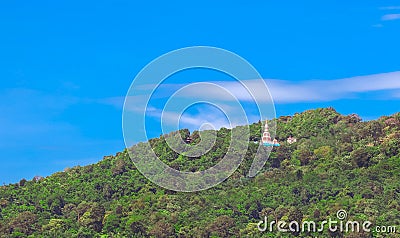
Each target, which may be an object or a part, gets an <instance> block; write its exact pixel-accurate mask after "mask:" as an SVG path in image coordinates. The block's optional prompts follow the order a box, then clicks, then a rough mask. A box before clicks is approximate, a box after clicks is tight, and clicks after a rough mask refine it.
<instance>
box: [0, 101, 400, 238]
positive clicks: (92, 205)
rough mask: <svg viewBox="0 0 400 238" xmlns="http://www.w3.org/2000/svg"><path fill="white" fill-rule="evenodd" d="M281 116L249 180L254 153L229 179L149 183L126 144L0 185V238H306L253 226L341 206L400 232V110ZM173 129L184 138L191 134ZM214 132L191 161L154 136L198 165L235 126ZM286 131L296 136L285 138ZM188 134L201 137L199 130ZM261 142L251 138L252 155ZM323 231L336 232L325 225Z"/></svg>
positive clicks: (182, 165)
mask: <svg viewBox="0 0 400 238" xmlns="http://www.w3.org/2000/svg"><path fill="white" fill-rule="evenodd" d="M276 122H277V131H276V138H277V139H278V141H280V142H281V146H280V147H275V148H274V149H273V151H272V152H271V155H270V158H269V159H268V161H267V163H266V165H265V166H264V168H263V170H262V171H261V172H260V173H259V174H258V175H257V176H256V177H254V178H248V177H246V175H247V172H248V170H249V167H250V164H251V162H252V160H251V159H245V160H244V162H243V163H242V164H241V166H240V167H239V169H238V170H237V171H236V172H234V174H233V175H232V176H231V177H229V178H228V179H227V180H226V181H224V182H223V183H221V184H219V185H218V186H216V187H214V188H212V189H209V190H205V191H200V192H195V193H183V192H174V191H170V190H165V189H163V188H161V187H159V186H157V185H155V184H153V183H152V182H150V181H149V180H147V179H146V178H145V177H144V176H143V175H142V174H141V173H140V172H139V171H138V170H137V169H136V167H135V165H134V164H133V162H132V161H131V160H130V158H129V156H128V151H127V150H125V151H122V152H119V153H117V154H116V155H113V156H105V157H104V158H103V159H102V160H101V161H99V162H98V163H96V164H93V165H88V166H84V167H80V166H77V167H74V168H71V169H67V170H65V171H63V172H58V173H55V174H53V175H51V176H49V177H46V178H37V179H34V180H32V181H26V180H21V181H20V182H19V183H18V184H10V185H7V186H2V187H0V237H28V236H31V237H100V236H102V237H132V236H137V237H141V236H153V237H232V236H233V237H243V236H250V237H252V236H253V237H254V236H255V237H259V236H261V235H263V236H265V237H285V236H287V237H289V236H291V235H299V236H303V237H306V236H309V235H321V233H316V234H312V233H301V234H298V233H286V234H284V233H278V232H273V233H267V232H265V233H260V232H259V231H258V230H257V223H258V222H259V221H260V220H261V219H263V218H264V216H267V217H268V218H269V220H277V219H283V220H285V219H286V220H297V221H301V220H311V219H312V220H314V221H321V220H324V219H327V218H328V217H334V216H335V215H336V212H337V211H338V210H339V209H344V210H346V211H347V213H348V218H350V219H355V220H357V219H369V220H370V221H371V222H373V223H374V224H379V225H388V226H389V225H390V226H392V225H397V226H398V228H399V229H400V183H399V182H398V181H400V146H399V144H400V113H397V114H394V115H392V116H384V117H381V118H379V119H377V120H374V121H368V122H362V121H361V119H360V118H359V117H358V116H357V115H355V114H353V115H341V114H339V113H338V112H336V111H335V110H334V109H333V108H323V109H316V110H309V111H305V112H303V113H297V114H295V115H294V116H284V117H279V118H277V119H276ZM261 128H262V127H261V122H258V123H254V124H252V125H250V131H251V135H250V140H252V141H257V140H259V139H260V136H261V133H262V132H261ZM174 133H175V134H177V133H180V134H181V135H182V137H183V138H186V137H187V136H188V135H189V133H190V132H189V131H188V130H180V131H178V132H174ZM174 133H172V134H174ZM216 133H217V135H218V138H217V141H216V143H215V145H214V146H213V148H212V149H211V150H210V151H209V152H208V153H207V154H205V155H203V156H201V157H199V158H195V159H193V158H188V157H185V156H182V155H179V154H177V153H176V152H174V151H172V150H171V149H169V148H168V146H167V144H166V142H165V138H164V137H160V138H154V139H151V140H149V142H148V143H150V145H151V146H152V148H154V151H155V152H156V154H158V155H159V156H160V158H161V159H162V160H163V161H164V162H165V163H167V164H169V165H170V166H171V167H173V168H177V169H179V170H183V171H198V170H203V169H205V168H208V167H210V166H212V165H213V164H215V163H216V162H218V161H219V159H221V158H222V157H223V155H224V153H225V151H226V150H227V147H228V146H229V140H230V130H229V129H226V128H222V129H220V130H218V131H217V132H216ZM290 136H293V137H295V138H296V139H297V141H296V142H294V143H291V144H290V143H288V142H287V141H286V140H287V138H288V137H290ZM191 138H192V141H191V143H198V142H199V140H200V138H199V136H198V132H193V133H192V134H191ZM257 146H258V145H257V144H256V143H249V149H248V151H247V156H246V158H252V155H253V154H254V153H255V152H256V149H257ZM363 235H364V236H367V234H363ZM322 236H324V237H329V236H332V237H333V236H340V234H338V233H332V232H329V231H328V230H326V231H324V233H322ZM346 236H347V237H360V234H352V233H347V234H346ZM387 236H390V235H387ZM392 237H396V236H395V234H392Z"/></svg>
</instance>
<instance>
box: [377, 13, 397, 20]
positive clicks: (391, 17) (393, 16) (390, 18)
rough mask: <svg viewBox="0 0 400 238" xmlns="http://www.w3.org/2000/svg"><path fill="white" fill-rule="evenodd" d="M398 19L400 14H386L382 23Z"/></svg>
mask: <svg viewBox="0 0 400 238" xmlns="http://www.w3.org/2000/svg"><path fill="white" fill-rule="evenodd" d="M397 19H400V14H386V15H383V16H382V18H381V20H382V21H392V20H397Z"/></svg>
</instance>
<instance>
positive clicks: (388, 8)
mask: <svg viewBox="0 0 400 238" xmlns="http://www.w3.org/2000/svg"><path fill="white" fill-rule="evenodd" d="M379 9H380V10H399V9H400V6H386V7H380V8H379Z"/></svg>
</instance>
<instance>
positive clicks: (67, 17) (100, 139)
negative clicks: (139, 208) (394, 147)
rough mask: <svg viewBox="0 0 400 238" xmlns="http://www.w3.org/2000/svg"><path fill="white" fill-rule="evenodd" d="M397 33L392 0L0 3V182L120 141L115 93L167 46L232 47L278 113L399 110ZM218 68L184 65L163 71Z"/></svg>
mask: <svg viewBox="0 0 400 238" xmlns="http://www.w3.org/2000/svg"><path fill="white" fill-rule="evenodd" d="M398 42H400V3H399V2H398V1H397V2H396V1H370V0H363V1H361V0H359V1H252V2H251V3H246V2H245V1H202V2H191V3H189V2H177V1H141V2H140V3H135V1H84V2H82V1H7V2H3V3H1V7H0V52H1V54H0V61H1V64H0V82H1V86H0V112H1V116H0V151H1V157H0V160H1V164H2V166H1V167H0V183H10V182H17V181H19V180H20V179H21V178H26V179H31V178H33V177H34V176H35V175H42V176H47V175H49V174H51V173H53V172H55V171H60V170H63V169H64V168H66V167H72V166H75V165H78V164H80V165H85V164H89V163H94V162H96V161H98V160H100V159H101V158H102V156H104V155H109V154H115V153H116V152H117V151H121V150H122V149H123V148H124V142H123V138H122V130H121V113H122V105H123V99H124V96H125V94H126V92H127V90H128V88H129V86H130V84H131V82H132V80H133V78H134V77H135V75H136V74H137V73H138V72H139V71H140V69H141V68H143V67H144V66H145V65H146V64H148V63H149V62H150V61H151V60H153V59H154V58H156V57H158V56H160V55H162V54H165V53H167V52H169V51H171V50H175V49H178V48H182V47H188V46H195V45H208V46H215V47H220V48H224V49H227V50H229V51H232V52H234V53H236V54H238V55H240V56H242V57H243V58H245V59H246V60H248V61H249V62H250V63H251V64H252V65H254V66H255V68H256V69H257V70H258V71H259V72H260V74H261V75H262V76H263V77H264V79H265V80H266V82H267V84H268V86H269V87H270V90H271V94H272V97H273V98H274V100H275V103H276V105H275V106H276V112H277V115H278V116H279V115H288V114H289V115H290V114H293V113H295V112H299V111H303V110H306V109H310V108H316V107H326V106H334V107H335V108H336V109H337V110H338V111H339V112H340V113H343V114H349V113H357V114H359V115H360V116H361V117H362V118H363V119H365V120H369V119H375V118H377V117H379V116H381V115H389V114H393V113H395V112H398V111H400V107H399V102H400V85H399V84H400V73H399V71H400V65H399V55H400V47H399V43H398ZM224 77H225V76H223V75H219V74H218V73H204V72H203V73H199V72H197V71H195V70H194V71H192V72H187V73H185V74H182V75H179V74H178V75H176V77H175V78H174V80H170V81H171V82H172V83H178V82H179V83H189V82H192V81H224V80H225V79H224ZM225 81H226V80H225ZM225 83H226V86H227V87H231V88H232V89H233V88H234V87H233V86H232V85H229V82H225ZM172 88H173V87H170V89H172ZM188 113H189V114H190V113H191V111H190V110H189V111H188ZM193 113H195V112H194V111H193ZM197 113H199V111H197ZM213 115H216V114H213ZM189 116H190V115H189ZM197 116H199V115H197ZM201 116H204V115H201ZM214 119H215V118H214ZM157 122H158V121H157V118H153V121H152V123H154V128H157V126H156V123H157ZM190 123H192V126H195V125H194V124H195V123H196V122H195V121H191V122H190ZM158 133H159V131H157V130H154V131H152V132H151V133H150V134H151V135H154V136H156V135H158Z"/></svg>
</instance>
